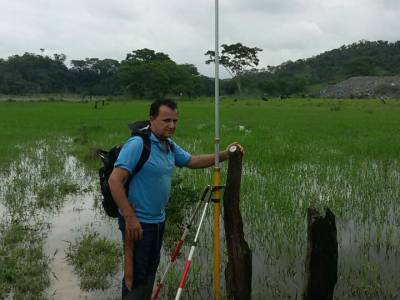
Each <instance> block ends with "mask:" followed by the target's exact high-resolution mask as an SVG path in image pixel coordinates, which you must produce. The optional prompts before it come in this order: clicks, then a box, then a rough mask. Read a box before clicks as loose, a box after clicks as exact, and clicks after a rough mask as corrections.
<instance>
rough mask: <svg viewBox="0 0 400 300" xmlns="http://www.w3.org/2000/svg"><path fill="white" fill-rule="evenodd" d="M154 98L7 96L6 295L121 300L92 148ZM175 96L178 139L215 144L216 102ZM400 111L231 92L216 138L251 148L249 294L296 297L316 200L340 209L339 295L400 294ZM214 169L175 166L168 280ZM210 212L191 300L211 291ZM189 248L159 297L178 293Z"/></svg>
mask: <svg viewBox="0 0 400 300" xmlns="http://www.w3.org/2000/svg"><path fill="white" fill-rule="evenodd" d="M148 105H149V102H146V101H120V102H107V101H106V102H105V105H104V106H103V105H98V106H97V108H96V109H95V108H94V103H92V102H80V101H74V102H69V101H68V102H67V101H24V102H23V103H22V102H18V101H12V102H11V101H9V102H0V140H1V143H0V157H1V160H0V173H1V176H0V299H27V298H30V299H78V298H85V299H119V298H120V297H119V295H120V292H119V289H120V279H121V276H122V271H121V262H122V256H121V251H122V250H121V243H120V232H119V230H118V228H117V225H116V224H115V221H114V220H112V219H110V218H108V217H106V216H105V215H104V214H103V212H102V211H101V208H100V207H99V199H100V194H99V191H98V187H97V177H96V176H97V168H98V167H99V166H100V163H99V161H98V160H97V158H96V157H95V153H94V151H95V149H97V148H105V149H107V148H111V147H112V146H113V145H115V144H119V143H121V142H123V141H124V140H125V139H126V138H127V136H128V130H127V123H129V122H131V121H134V120H139V119H144V118H146V116H147V111H148ZM178 105H179V112H180V120H179V123H178V129H177V132H176V134H175V137H174V140H175V141H176V142H177V143H179V144H181V145H182V146H183V147H184V148H186V149H187V150H189V151H190V152H192V153H207V152H208V153H211V152H212V151H213V135H214V123H213V117H214V111H213V103H212V99H202V100H196V101H190V102H189V101H181V102H179V103H178ZM399 115H400V101H395V100H393V101H387V102H386V104H383V103H381V102H379V101H377V100H340V101H339V100H318V99H312V100H309V99H301V100H300V99H298V100H285V101H279V100H270V101H260V100H256V99H248V100H239V101H235V100H234V99H227V98H226V99H225V98H224V99H222V102H221V137H222V141H221V144H222V145H221V146H222V147H225V146H227V145H228V144H229V143H231V142H233V141H237V142H240V143H241V144H242V145H243V146H244V148H245V151H246V155H245V157H244V161H243V162H244V168H243V176H242V187H241V210H242V216H243V221H244V226H245V236H246V240H247V241H248V243H249V245H250V248H251V250H252V252H253V282H252V286H253V289H252V299H288V298H290V299H300V298H301V293H302V290H303V277H304V275H303V271H304V259H305V254H306V253H305V251H306V210H307V208H308V207H309V206H310V204H311V203H313V205H315V206H317V207H318V208H319V209H320V210H321V211H322V210H323V209H324V208H325V207H329V208H330V209H331V210H332V211H333V213H334V214H335V216H336V225H337V230H338V243H339V266H338V282H337V285H336V288H335V294H334V297H335V299H399V298H400V276H399V275H400V273H399V268H398V266H399V265H400V219H399V218H398V216H399V213H400V211H399V210H400V208H399V203H400V188H399V187H400V161H399V154H400V118H399ZM222 171H223V172H222V178H225V174H226V166H224V167H223V170H222ZM211 172H212V170H211V169H209V170H187V169H179V170H177V171H176V177H175V180H174V185H173V195H172V198H171V203H170V204H171V205H170V207H169V208H168V209H169V210H168V211H169V213H170V216H169V218H168V226H167V230H168V231H167V236H166V240H165V243H164V248H163V250H162V253H163V257H162V261H161V264H160V268H159V271H160V275H161V272H162V271H163V269H164V268H165V266H166V264H167V263H168V258H169V253H170V251H171V248H172V247H173V245H174V241H176V239H177V236H179V230H180V229H181V227H182V226H181V224H182V223H184V221H185V219H187V216H188V215H189V214H190V211H191V210H192V209H193V207H194V205H195V202H196V201H197V198H198V196H199V193H200V191H201V190H202V188H203V187H204V186H205V185H206V184H209V183H210V181H211ZM211 215H212V214H211V212H210V213H209V214H208V215H207V219H206V224H205V226H204V228H203V230H202V232H201V235H200V242H199V245H198V248H197V249H196V252H195V256H194V258H193V263H192V267H191V270H190V273H189V279H188V282H187V283H186V288H185V290H184V294H183V298H184V299H189V298H191V299H208V298H211V295H212V237H211V234H212V232H211V231H212V226H211V224H212V217H211ZM222 221H223V220H222ZM221 229H223V226H221ZM221 236H222V237H223V232H222V231H221ZM190 240H191V239H189V241H190ZM223 247H224V245H223V243H222V249H221V251H222V253H221V254H222V264H221V274H222V276H223V274H224V268H225V263H226V259H227V258H226V256H225V255H226V251H225V250H224V248H223ZM96 250H98V251H96ZM188 250H189V244H187V245H186V246H185V247H184V249H183V252H184V255H181V257H180V258H179V259H178V261H177V264H176V266H175V268H173V269H172V270H171V272H170V274H169V277H168V280H167V283H166V286H165V287H164V288H163V290H162V294H161V298H162V299H170V298H173V297H174V295H175V292H176V289H177V286H178V284H179V278H180V274H181V272H182V270H183V265H184V262H185V259H186V255H187V253H188ZM83 262H86V263H83ZM104 262H107V263H104ZM100 266H101V268H100ZM98 270H101V271H100V272H97V271H98ZM221 282H222V285H223V286H222V294H223V295H224V293H225V287H224V278H221Z"/></svg>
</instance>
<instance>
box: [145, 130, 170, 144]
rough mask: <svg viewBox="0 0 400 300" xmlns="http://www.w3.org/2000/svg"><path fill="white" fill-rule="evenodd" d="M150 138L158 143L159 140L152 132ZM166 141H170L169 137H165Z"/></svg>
mask: <svg viewBox="0 0 400 300" xmlns="http://www.w3.org/2000/svg"><path fill="white" fill-rule="evenodd" d="M150 140H151V141H153V142H156V143H159V144H160V140H159V139H158V137H157V136H156V135H155V134H154V133H153V132H151V133H150ZM167 141H168V142H171V139H170V138H167Z"/></svg>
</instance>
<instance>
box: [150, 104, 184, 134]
mask: <svg viewBox="0 0 400 300" xmlns="http://www.w3.org/2000/svg"><path fill="white" fill-rule="evenodd" d="M177 122H178V111H177V110H176V109H171V108H169V107H168V106H165V105H161V106H160V111H159V114H158V116H157V117H154V116H150V124H151V130H152V131H153V132H154V133H155V135H156V136H157V137H158V138H160V139H166V138H169V137H171V136H172V135H173V134H174V132H175V128H176V123H177Z"/></svg>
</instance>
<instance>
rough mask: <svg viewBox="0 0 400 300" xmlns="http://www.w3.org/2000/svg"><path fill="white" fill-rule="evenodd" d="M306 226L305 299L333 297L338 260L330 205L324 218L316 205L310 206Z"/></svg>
mask: <svg viewBox="0 0 400 300" xmlns="http://www.w3.org/2000/svg"><path fill="white" fill-rule="evenodd" d="M307 225H308V230H307V256H306V264H305V284H304V291H303V300H327V299H333V291H334V288H335V284H336V282H337V263H338V243H337V231H336V222H335V215H334V214H333V213H332V211H331V210H330V209H329V208H327V209H326V213H325V217H322V216H321V215H320V214H319V213H318V211H317V210H316V209H315V208H312V207H310V208H309V209H308V212H307Z"/></svg>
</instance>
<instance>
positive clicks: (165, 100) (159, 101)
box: [150, 98, 178, 117]
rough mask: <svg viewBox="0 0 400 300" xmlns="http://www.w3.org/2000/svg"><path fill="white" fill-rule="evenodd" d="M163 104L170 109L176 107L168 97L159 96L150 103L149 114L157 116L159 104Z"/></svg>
mask: <svg viewBox="0 0 400 300" xmlns="http://www.w3.org/2000/svg"><path fill="white" fill-rule="evenodd" d="M162 105H165V106H167V107H169V108H170V109H172V110H175V109H177V108H178V104H176V102H175V101H174V100H172V99H168V98H160V99H157V100H155V101H154V102H153V103H152V104H151V105H150V116H152V117H157V116H158V114H159V113H160V106H162Z"/></svg>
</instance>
